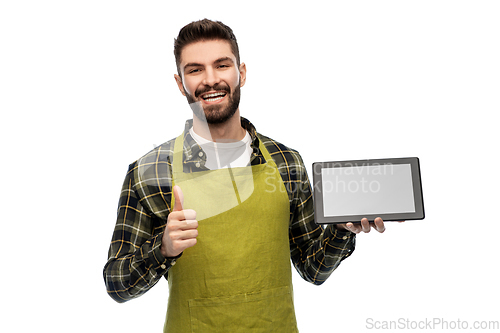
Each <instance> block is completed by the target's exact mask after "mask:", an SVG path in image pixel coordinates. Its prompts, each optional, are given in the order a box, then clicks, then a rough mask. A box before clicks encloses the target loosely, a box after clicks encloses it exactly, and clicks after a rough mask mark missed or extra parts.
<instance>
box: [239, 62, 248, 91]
mask: <svg viewBox="0 0 500 333" xmlns="http://www.w3.org/2000/svg"><path fill="white" fill-rule="evenodd" d="M246 80H247V65H245V63H244V62H242V63H241V64H240V87H243V86H244V85H245V82H246Z"/></svg>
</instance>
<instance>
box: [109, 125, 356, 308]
mask: <svg viewBox="0 0 500 333" xmlns="http://www.w3.org/2000/svg"><path fill="white" fill-rule="evenodd" d="M241 125H242V127H243V128H245V129H246V130H247V131H248V132H249V134H250V136H251V139H252V148H253V154H252V156H251V159H250V164H251V165H258V164H262V163H265V159H264V157H263V156H262V154H261V153H260V149H259V140H261V142H262V143H263V144H264V146H265V147H266V148H267V150H268V151H269V153H270V155H271V157H272V158H273V160H274V161H275V162H276V165H277V166H278V170H279V172H280V174H281V177H282V179H283V183H284V185H285V187H286V189H287V192H288V198H289V202H290V228H289V239H290V257H291V259H292V262H293V264H294V266H295V268H296V270H297V272H298V273H299V274H300V275H301V276H302V278H304V279H305V280H306V281H309V282H311V283H314V284H317V285H319V284H322V283H323V282H324V281H325V280H326V279H327V278H328V277H329V276H330V274H331V273H332V272H333V271H334V270H335V269H336V268H337V267H338V266H339V264H340V262H341V261H342V260H344V259H345V258H347V257H348V256H350V255H351V253H352V251H354V247H355V235H354V234H353V233H351V232H346V231H340V230H337V229H336V228H335V227H334V226H333V225H330V226H327V227H326V228H323V227H322V226H321V225H317V224H316V223H315V222H314V207H313V197H312V192H311V186H310V184H309V179H308V177H307V171H306V168H305V167H304V164H303V162H302V159H301V157H300V155H299V154H298V152H296V151H294V150H292V149H289V148H287V147H286V146H284V145H282V144H281V143H278V142H276V141H274V140H272V139H270V138H268V137H265V136H263V135H261V134H259V133H257V132H256V130H255V127H254V126H253V125H252V124H251V123H250V122H249V121H248V120H246V119H245V118H241ZM191 127H192V120H188V121H187V122H186V127H185V130H184V171H185V172H196V171H202V170H208V169H207V168H206V167H205V162H206V154H204V153H202V149H201V147H200V146H199V145H198V144H197V143H196V141H195V140H194V139H193V138H192V137H191V135H190V134H189V129H190V128H191ZM174 141H175V140H170V141H168V142H166V143H164V144H162V145H161V146H158V147H156V148H155V149H153V150H152V151H151V152H149V153H148V154H146V155H145V156H143V157H142V158H141V159H139V160H137V161H136V162H134V163H132V164H131V165H130V166H129V170H128V172H127V175H126V177H125V181H124V183H123V187H122V191H121V195H120V200H119V204H118V216H117V221H116V225H115V229H114V232H113V237H112V240H111V245H110V248H109V254H108V261H107V262H106V265H105V266H104V271H103V274H104V280H105V283H106V288H107V290H108V293H109V295H110V296H111V297H112V298H113V299H114V300H115V301H117V302H125V301H127V300H129V299H132V298H135V297H138V296H140V295H142V294H143V293H145V292H146V291H148V290H149V289H150V288H152V287H153V286H154V285H155V284H156V283H157V282H158V281H159V280H160V279H161V277H162V276H165V277H167V276H168V270H169V268H170V267H172V265H174V264H175V261H176V260H177V259H178V258H179V257H180V256H182V254H181V255H179V256H178V257H176V258H165V257H163V256H162V254H161V252H160V246H161V240H162V236H163V231H164V229H165V225H166V221H167V217H168V214H169V213H170V209H171V206H170V202H171V197H172V160H171V159H172V155H173V150H174ZM200 153H201V154H200ZM180 260H182V259H180Z"/></svg>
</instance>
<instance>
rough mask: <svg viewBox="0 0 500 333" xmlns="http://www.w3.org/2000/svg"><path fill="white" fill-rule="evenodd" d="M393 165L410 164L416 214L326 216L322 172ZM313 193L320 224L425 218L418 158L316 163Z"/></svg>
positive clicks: (314, 166) (314, 165)
mask: <svg viewBox="0 0 500 333" xmlns="http://www.w3.org/2000/svg"><path fill="white" fill-rule="evenodd" d="M384 164H386V165H391V164H409V165H410V168H411V175H412V184H413V200H414V203H415V212H414V213H385V214H384V213H381V214H366V215H344V216H325V214H324V209H323V195H321V193H322V184H323V179H322V172H321V170H322V169H324V168H335V167H362V166H370V165H384ZM312 167H313V193H314V216H315V220H316V223H318V224H336V223H347V222H353V223H356V222H358V223H359V222H360V221H361V219H363V218H367V219H368V221H370V222H373V221H374V220H375V218H377V217H381V218H382V219H383V220H384V221H387V222H389V221H405V220H422V219H424V218H425V212H424V200H423V195H422V180H421V177H420V161H419V159H418V157H404V158H383V159H366V160H350V161H336V162H315V163H313V166H312Z"/></svg>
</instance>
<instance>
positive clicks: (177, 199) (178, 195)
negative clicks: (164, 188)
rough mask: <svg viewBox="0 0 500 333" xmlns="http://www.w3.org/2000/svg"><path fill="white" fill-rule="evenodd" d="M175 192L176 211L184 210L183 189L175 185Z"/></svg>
mask: <svg viewBox="0 0 500 333" xmlns="http://www.w3.org/2000/svg"><path fill="white" fill-rule="evenodd" d="M173 192H174V200H175V202H174V210H173V211H174V212H178V211H181V210H182V204H183V203H184V195H183V194H182V190H181V188H180V187H179V186H177V185H175V186H174V188H173Z"/></svg>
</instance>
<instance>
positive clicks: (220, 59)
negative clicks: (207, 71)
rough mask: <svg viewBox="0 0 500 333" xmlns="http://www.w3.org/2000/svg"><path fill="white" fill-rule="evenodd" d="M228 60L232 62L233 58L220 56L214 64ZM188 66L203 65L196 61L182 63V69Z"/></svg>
mask: <svg viewBox="0 0 500 333" xmlns="http://www.w3.org/2000/svg"><path fill="white" fill-rule="evenodd" d="M228 60H229V61H231V63H233V64H234V61H233V59H231V58H230V57H221V58H219V59H217V60H215V61H214V64H219V63H221V62H224V61H228ZM188 67H203V65H202V64H199V63H197V62H190V63H187V64H186V65H184V70H186V68H188Z"/></svg>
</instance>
